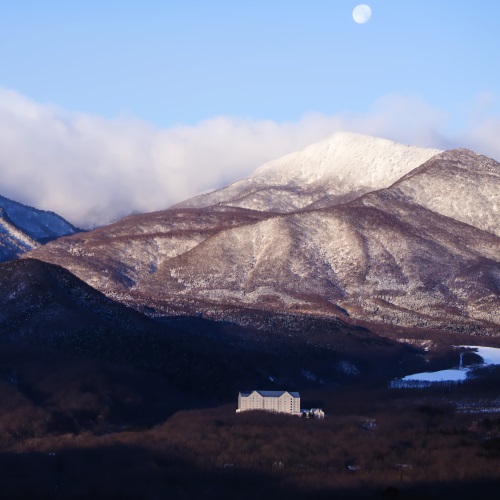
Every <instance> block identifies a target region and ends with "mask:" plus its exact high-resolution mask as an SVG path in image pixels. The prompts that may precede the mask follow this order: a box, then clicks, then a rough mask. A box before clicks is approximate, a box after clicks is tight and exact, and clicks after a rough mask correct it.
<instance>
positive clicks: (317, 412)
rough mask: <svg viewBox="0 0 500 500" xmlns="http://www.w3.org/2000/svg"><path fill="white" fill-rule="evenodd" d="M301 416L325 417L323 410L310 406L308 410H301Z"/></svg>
mask: <svg viewBox="0 0 500 500" xmlns="http://www.w3.org/2000/svg"><path fill="white" fill-rule="evenodd" d="M301 413H302V416H303V417H304V418H318V419H323V418H325V412H324V411H323V410H322V409H321V408H311V409H310V410H302V411H301Z"/></svg>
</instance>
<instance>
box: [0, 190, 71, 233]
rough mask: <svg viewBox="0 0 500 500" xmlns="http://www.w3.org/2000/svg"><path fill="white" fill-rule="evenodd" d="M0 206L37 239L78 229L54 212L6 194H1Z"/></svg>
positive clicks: (20, 227)
mask: <svg viewBox="0 0 500 500" xmlns="http://www.w3.org/2000/svg"><path fill="white" fill-rule="evenodd" d="M0 208H2V209H3V210H4V211H5V213H6V214H7V215H8V216H9V218H10V220H11V221H12V222H13V223H14V224H15V225H16V226H17V227H18V228H19V229H21V230H22V231H24V232H25V233H26V234H27V235H29V236H30V238H33V239H34V240H37V241H44V240H48V239H54V238H58V237H59V236H65V235H68V234H73V233H75V232H77V231H78V229H77V228H76V227H75V226H73V225H72V224H70V223H69V222H68V221H66V220H65V219H63V218H62V217H61V216H60V215H57V214H56V213H54V212H48V211H46V210H38V209H37V208H33V207H29V206H27V205H23V204H22V203H18V202H17V201H13V200H9V199H8V198H5V197H4V196H0Z"/></svg>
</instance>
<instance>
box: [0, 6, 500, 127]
mask: <svg viewBox="0 0 500 500" xmlns="http://www.w3.org/2000/svg"><path fill="white" fill-rule="evenodd" d="M358 3H360V2H356V1H351V0H329V1H326V0H309V1H307V2H305V1H296V0H286V1H284V0H253V1H245V0H242V1H238V2H235V1H234V0H233V1H226V0H212V1H207V0H203V1H202V0H162V1H156V0H144V1H142V2H138V1H127V0H121V1H114V0H100V1H95V0H87V1H85V2H83V1H74V2H67V1H54V0H52V1H51V0H46V1H44V2H40V1H33V0H32V1H29V0H28V1H23V2H11V1H2V2H0V6H1V11H0V60H1V68H0V85H1V86H2V87H4V88H10V89H15V90H17V91H19V92H21V93H22V94H24V95H26V96H28V97H30V98H33V99H34V100H36V101H38V102H43V103H52V104H56V105H58V106H61V107H63V108H66V109H70V110H74V111H82V112H88V113H95V114H99V115H102V116H106V117H113V116H117V115H120V114H130V115H132V116H135V117H138V118H141V119H143V120H146V121H148V122H151V123H154V124H156V125H158V126H170V125H173V124H178V123H184V124H191V123H196V122H197V121H199V120H202V119H206V118H211V117H213V116H218V115H229V116H238V117H245V118H251V119H272V120H278V121H283V120H295V119H298V118H300V117H301V116H303V115H304V114H305V113H308V112H321V113H337V112H339V111H353V112H358V111H363V110H366V109H367V108H368V107H369V106H370V105H371V104H372V103H373V102H374V101H375V100H377V99H378V98H380V97H381V96H384V95H386V94H389V93H393V92H397V93H401V94H416V95H418V96H420V97H421V98H423V99H424V100H426V101H427V102H429V103H430V104H431V105H435V106H439V107H440V108H442V109H444V110H446V111H449V112H451V113H453V114H454V115H456V119H457V120H463V119H464V115H465V114H466V113H467V112H468V108H469V107H470V106H472V105H473V103H474V101H475V99H476V98H477V96H478V95H480V94H482V93H485V92H488V93H494V94H500V89H499V85H500V74H499V73H500V65H499V64H498V47H499V46H500V34H499V32H500V30H499V29H498V24H499V19H500V2H496V1H494V0H490V1H484V0H476V1H474V2H471V1H464V0H462V1H461V0H436V1H433V2H430V1H418V2H417V1H412V2H410V1H404V0H400V1H393V0H373V1H371V2H367V3H369V5H370V6H371V8H372V11H373V16H372V19H371V20H370V21H369V22H368V23H366V24H364V25H358V24H356V23H354V21H353V19H352V17H351V13H352V9H353V7H354V6H356V5H357V4H358ZM489 111H490V112H492V113H493V112H498V103H497V104H495V105H493V104H491V109H490V110H489Z"/></svg>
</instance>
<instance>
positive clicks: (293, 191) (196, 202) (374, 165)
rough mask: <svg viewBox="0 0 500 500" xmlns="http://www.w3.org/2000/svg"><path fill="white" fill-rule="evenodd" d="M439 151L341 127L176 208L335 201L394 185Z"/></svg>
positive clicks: (294, 206) (267, 207)
mask: <svg viewBox="0 0 500 500" xmlns="http://www.w3.org/2000/svg"><path fill="white" fill-rule="evenodd" d="M439 152H440V151H439V150H437V149H424V148H417V147H412V146H405V145H402V144H397V143H395V142H392V141H389V140H386V139H379V138H374V137H369V136H366V135H361V134H354V133H348V132H337V133H336V134H334V135H333V136H331V137H330V138H328V139H325V140H323V141H321V142H319V143H316V144H313V145H311V146H309V147H308V148H306V149H304V150H303V151H299V152H297V153H292V154H289V155H287V156H284V157H283V158H279V159H278V160H274V161H271V162H269V163H266V164H265V165H263V166H262V167H260V168H259V169H257V170H256V171H255V172H254V173H253V174H252V176H251V177H249V178H247V179H244V180H241V181H238V182H235V183H234V184H231V185H230V186H228V187H226V188H224V189H219V190H217V191H214V192H212V193H208V194H204V195H201V196H198V197H196V198H193V199H190V200H187V201H185V202H183V203H180V204H178V205H176V207H180V208H181V207H182V208H186V207H206V206H210V205H216V204H222V205H229V206H237V207H242V208H249V209H252V210H262V211H273V212H291V211H294V210H298V209H302V208H305V207H307V206H310V205H313V206H316V207H319V206H331V205H333V204H338V203H344V202H346V201H350V200H352V199H354V198H356V197H358V196H359V195H361V194H363V193H367V192H369V191H373V190H376V189H381V188H384V187H388V186H390V185H391V184H392V183H393V182H395V181H397V180H398V179H400V178H401V177H402V176H403V175H405V174H407V173H408V172H410V171H411V170H413V169H415V168H416V167H418V166H419V165H421V164H422V163H424V162H425V161H427V160H428V159H430V158H431V157H433V156H434V155H436V154H438V153H439Z"/></svg>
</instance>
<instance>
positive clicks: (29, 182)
mask: <svg viewBox="0 0 500 500" xmlns="http://www.w3.org/2000/svg"><path fill="white" fill-rule="evenodd" d="M480 105H481V106H483V107H484V99H483V100H481V104H480ZM481 116H482V114H481V110H479V111H478V112H477V113H475V114H474V118H473V119H471V120H470V124H469V125H470V127H469V128H467V127H465V128H464V129H463V130H461V131H459V132H458V133H455V134H454V135H453V136H452V137H450V136H449V135H447V134H446V133H445V131H446V129H447V127H449V124H450V122H451V121H452V117H450V116H449V115H448V114H447V113H445V112H444V111H442V110H439V109H435V108H433V107H432V106H430V105H429V104H427V103H426V102H424V101H422V100H421V99H419V98H418V97H416V96H401V95H389V96H385V97H383V98H381V99H380V100H378V101H377V102H376V103H374V104H373V106H372V107H371V109H369V110H368V111H367V112H366V113H363V114H352V113H339V114H337V115H333V116H327V115H322V114H310V115H306V116H304V117H303V118H302V119H300V120H298V121H296V122H287V123H277V122H274V121H250V120H244V119H238V118H231V117H217V118H213V119H210V120H205V121H202V122H200V123H198V124H196V125H193V126H175V127H171V128H168V129H158V128H155V127H153V126H151V125H149V124H147V123H145V122H142V121H140V120H136V119H133V118H130V117H121V118H115V119H104V118H102V117H99V116H92V115H86V114H79V113H70V112H67V111H65V110H61V109H58V108H56V107H54V106H50V105H45V104H40V103H37V102H34V101H33V100H30V99H29V98H27V97H25V96H22V95H20V94H19V93H17V92H15V91H12V90H5V89H0V174H1V177H0V194H2V195H3V196H6V197H8V198H11V199H14V200H16V201H19V202H21V203H25V204H28V205H31V206H34V207H37V208H41V209H44V210H52V211H54V212H57V213H59V214H60V215H62V216H63V217H65V218H67V219H68V220H69V221H71V222H72V223H74V224H76V225H79V226H81V227H87V226H91V225H98V224H103V223H106V222H109V221H112V220H115V219H117V218H119V217H122V216H124V215H127V214H130V213H133V212H149V211H155V210H162V209H165V208H168V207H169V206H171V205H172V204H174V203H177V202H180V201H182V200H185V199H187V198H189V197H191V196H194V195H196V194H199V193H201V192H204V191H207V190H210V189H215V188H219V187H222V186H224V185H227V184H229V183H231V182H233V181H235V180H238V179H241V178H243V177H246V176H247V175H249V174H250V173H251V172H252V171H253V170H254V169H255V168H257V167H258V166H260V165H261V164H262V163H264V162H266V161H269V160H272V159H275V158H278V157H279V156H282V155H284V154H287V153H290V152H292V151H296V150H299V149H302V148H304V147H306V146H308V145H309V144H311V143H313V142H315V141H318V140H321V139H323V138H325V137H327V136H328V135H331V134H332V133H334V132H336V131H338V130H348V131H353V132H360V133H366V134H370V135H374V136H380V137H385V138H388V139H392V140H395V141H398V142H403V143H406V144H413V145H419V146H427V147H437V148H441V149H450V148H453V147H468V148H470V149H473V150H475V151H477V152H481V153H484V154H487V155H489V156H492V157H493V158H497V159H499V158H500V144H499V143H498V137H499V134H500V119H499V118H492V117H485V118H483V119H481Z"/></svg>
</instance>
